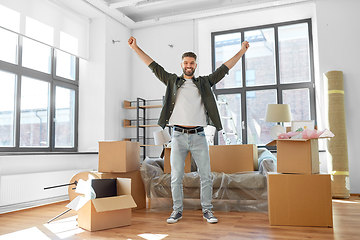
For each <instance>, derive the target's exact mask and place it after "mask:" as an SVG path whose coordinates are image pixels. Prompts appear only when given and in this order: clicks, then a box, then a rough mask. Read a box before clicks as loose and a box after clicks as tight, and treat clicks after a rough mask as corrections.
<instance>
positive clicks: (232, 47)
mask: <svg viewBox="0 0 360 240" xmlns="http://www.w3.org/2000/svg"><path fill="white" fill-rule="evenodd" d="M240 49H241V34H240V33H231V34H223V35H217V36H215V68H218V67H220V66H221V64H223V63H224V62H226V61H227V60H229V59H230V58H232V57H233V56H234V55H235V54H236V53H237V52H238V51H239V50H240ZM241 86H242V77H241V61H239V62H237V64H236V65H235V66H234V67H233V68H232V69H231V71H229V75H226V76H225V77H224V78H223V80H221V81H220V82H219V83H218V84H216V88H217V89H220V88H235V87H241Z"/></svg>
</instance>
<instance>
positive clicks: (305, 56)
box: [279, 23, 311, 83]
mask: <svg viewBox="0 0 360 240" xmlns="http://www.w3.org/2000/svg"><path fill="white" fill-rule="evenodd" d="M279 59H280V82H281V83H297V82H310V81H311V78H310V55H309V36H308V25H307V23H301V24H295V25H289V26H284V27H279Z"/></svg>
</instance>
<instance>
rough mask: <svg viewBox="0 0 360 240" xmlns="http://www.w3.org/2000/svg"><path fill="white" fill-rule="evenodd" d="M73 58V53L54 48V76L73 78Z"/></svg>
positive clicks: (74, 65) (74, 63)
mask: <svg viewBox="0 0 360 240" xmlns="http://www.w3.org/2000/svg"><path fill="white" fill-rule="evenodd" d="M75 60H76V58H75V57H74V56H73V55H71V54H68V53H65V52H63V51H60V50H56V76H59V77H63V78H67V79H71V80H75V72H76V70H75V69H76V61H75Z"/></svg>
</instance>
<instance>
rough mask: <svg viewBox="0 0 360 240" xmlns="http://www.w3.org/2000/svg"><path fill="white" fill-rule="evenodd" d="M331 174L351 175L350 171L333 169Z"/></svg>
mask: <svg viewBox="0 0 360 240" xmlns="http://www.w3.org/2000/svg"><path fill="white" fill-rule="evenodd" d="M331 175H345V176H349V171H332V172H331Z"/></svg>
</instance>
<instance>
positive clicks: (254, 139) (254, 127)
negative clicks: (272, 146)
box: [246, 89, 277, 145]
mask: <svg viewBox="0 0 360 240" xmlns="http://www.w3.org/2000/svg"><path fill="white" fill-rule="evenodd" d="M276 99H277V94H276V90H275V89H271V90H259V91H248V92H246V102H247V105H246V111H247V138H248V140H247V142H248V143H249V144H256V145H265V144H267V143H269V142H270V141H272V139H271V137H270V129H271V127H272V126H274V124H275V123H270V122H265V114H266V106H267V105H268V104H274V103H277V100H276Z"/></svg>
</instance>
